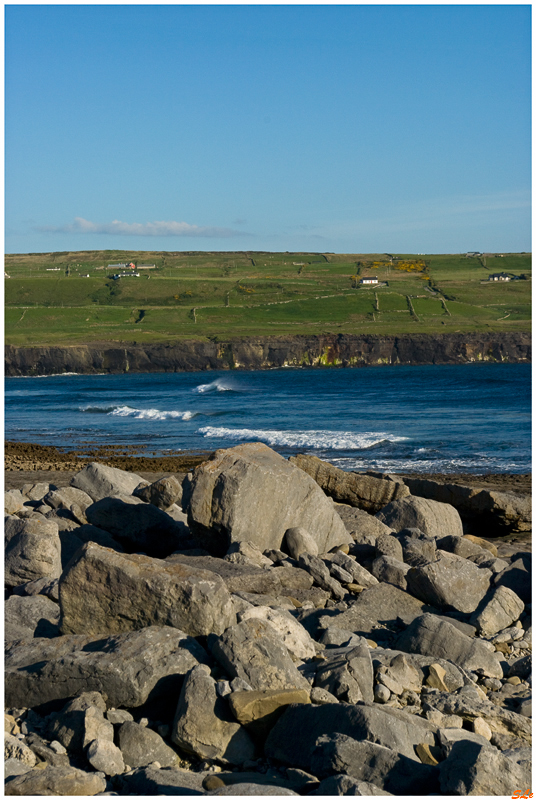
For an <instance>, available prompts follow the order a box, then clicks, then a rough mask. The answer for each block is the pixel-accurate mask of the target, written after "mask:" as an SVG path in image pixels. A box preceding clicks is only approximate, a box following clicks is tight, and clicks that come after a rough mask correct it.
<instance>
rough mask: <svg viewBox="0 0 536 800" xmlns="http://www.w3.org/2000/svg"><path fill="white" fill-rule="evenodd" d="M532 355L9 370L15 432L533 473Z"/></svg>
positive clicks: (8, 409) (50, 439)
mask: <svg viewBox="0 0 536 800" xmlns="http://www.w3.org/2000/svg"><path fill="white" fill-rule="evenodd" d="M530 382H531V367H530V365H528V364H471V365H467V364H464V365H453V366H421V367H411V366H396V367H378V368H363V369H325V370H324V369H274V370H267V371H258V372H232V373H230V372H208V373H193V372H184V373H178V374H175V373H174V374H158V375H148V374H126V375H91V376H88V375H60V376H50V377H34V378H8V379H6V387H5V423H6V431H5V437H6V440H8V441H20V442H33V443H37V444H43V445H55V446H57V447H61V448H66V449H75V448H81V447H88V446H89V445H103V444H105V445H111V444H113V445H132V444H134V445H137V446H138V447H140V448H141V450H142V451H143V453H144V454H147V455H148V454H153V453H154V454H157V455H161V454H170V453H175V452H177V451H182V450H190V451H199V450H214V449H216V448H218V447H232V446H233V445H236V444H237V443H240V442H251V441H261V442H265V443H266V444H268V445H269V446H270V447H272V448H274V449H275V450H277V451H278V452H280V453H281V454H282V455H284V456H288V455H291V454H295V453H298V452H308V453H312V454H314V455H317V456H319V457H320V458H322V459H326V460H328V461H331V462H332V463H333V464H336V465H337V466H339V467H342V468H343V469H346V470H352V469H358V470H363V469H379V470H389V471H393V472H407V471H418V472H467V473H476V474H478V473H489V472H518V473H521V472H529V471H530V469H531V455H530V443H531V425H530V409H531V398H530Z"/></svg>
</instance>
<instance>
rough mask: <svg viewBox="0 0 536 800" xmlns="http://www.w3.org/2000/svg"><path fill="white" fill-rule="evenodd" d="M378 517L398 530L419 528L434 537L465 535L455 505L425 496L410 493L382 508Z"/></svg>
mask: <svg viewBox="0 0 536 800" xmlns="http://www.w3.org/2000/svg"><path fill="white" fill-rule="evenodd" d="M376 518H377V519H379V520H380V521H381V522H383V523H384V524H385V525H387V526H388V527H389V528H392V529H393V530H394V531H397V532H398V531H401V530H402V529H403V528H419V530H421V531H422V532H423V533H425V534H426V535H427V536H432V537H433V538H434V539H441V538H442V537H443V536H463V528H462V521H461V518H460V515H459V514H458V512H457V511H456V509H455V508H454V506H451V505H448V503H438V502H436V501H435V500H427V499H425V498H424V497H413V495H410V496H409V497H403V498H402V499H401V500H394V501H393V502H392V503H388V504H387V505H386V506H385V507H384V508H382V510H381V511H379V512H378V513H377V514H376Z"/></svg>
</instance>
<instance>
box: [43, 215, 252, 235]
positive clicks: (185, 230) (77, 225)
mask: <svg viewBox="0 0 536 800" xmlns="http://www.w3.org/2000/svg"><path fill="white" fill-rule="evenodd" d="M37 230H39V231H41V232H43V233H96V234H112V235H114V236H195V237H205V238H211V239H217V238H228V237H230V236H247V235H248V234H246V233H244V232H243V231H235V230H232V229H231V228H214V227H208V226H202V225H190V224H189V223H188V222H175V221H173V220H171V221H169V222H165V221H162V222H121V221H120V220H118V219H114V220H113V222H104V223H100V222H91V221H90V220H87V219H84V218H83V217H75V219H74V222H70V223H68V224H67V225H60V226H52V225H46V226H40V227H39V228H37Z"/></svg>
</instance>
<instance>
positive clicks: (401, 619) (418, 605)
mask: <svg viewBox="0 0 536 800" xmlns="http://www.w3.org/2000/svg"><path fill="white" fill-rule="evenodd" d="M429 608H430V607H427V606H425V605H424V603H422V602H421V601H420V600H417V599H416V598H415V597H412V596H411V595H410V594H408V593H407V592H404V591H402V589H399V588H397V587H396V586H393V585H392V584H389V583H377V584H376V585H375V586H370V587H369V588H368V589H365V590H364V591H363V592H361V593H360V594H359V595H357V597H356V599H355V600H354V602H353V603H352V605H351V606H350V608H349V609H348V610H347V611H341V612H339V613H338V614H337V617H336V620H337V625H338V626H339V627H341V628H344V629H345V630H349V631H353V632H354V633H359V634H360V635H362V636H365V637H368V636H369V635H370V634H371V633H372V632H373V631H378V632H385V631H398V630H399V629H400V624H402V625H409V624H410V623H411V622H413V620H414V619H416V618H417V617H420V616H421V614H423V612H424V611H426V610H429ZM319 614H320V620H321V621H322V620H323V622H322V626H323V627H326V626H327V625H329V624H330V622H331V621H332V619H333V616H332V614H330V613H329V610H327V609H326V613H325V615H322V612H319Z"/></svg>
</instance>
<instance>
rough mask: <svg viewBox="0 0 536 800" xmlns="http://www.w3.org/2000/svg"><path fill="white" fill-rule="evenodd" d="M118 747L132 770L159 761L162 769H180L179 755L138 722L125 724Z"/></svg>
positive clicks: (121, 730)
mask: <svg viewBox="0 0 536 800" xmlns="http://www.w3.org/2000/svg"><path fill="white" fill-rule="evenodd" d="M118 746H119V749H120V750H121V755H122V756H123V760H124V762H125V764H128V765H129V767H130V768H131V769H136V768H137V767H148V766H149V764H152V763H153V762H154V761H158V763H159V764H160V766H161V767H178V766H179V765H180V759H179V757H178V755H177V753H176V752H175V751H174V750H173V749H172V748H171V747H170V746H169V745H167V744H166V743H165V742H164V740H163V739H162V737H161V736H160V734H158V733H156V731H152V730H151V729H150V728H147V727H143V726H142V725H138V724H137V723H136V722H124V723H123V724H122V725H121V726H120V728H119V732H118Z"/></svg>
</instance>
